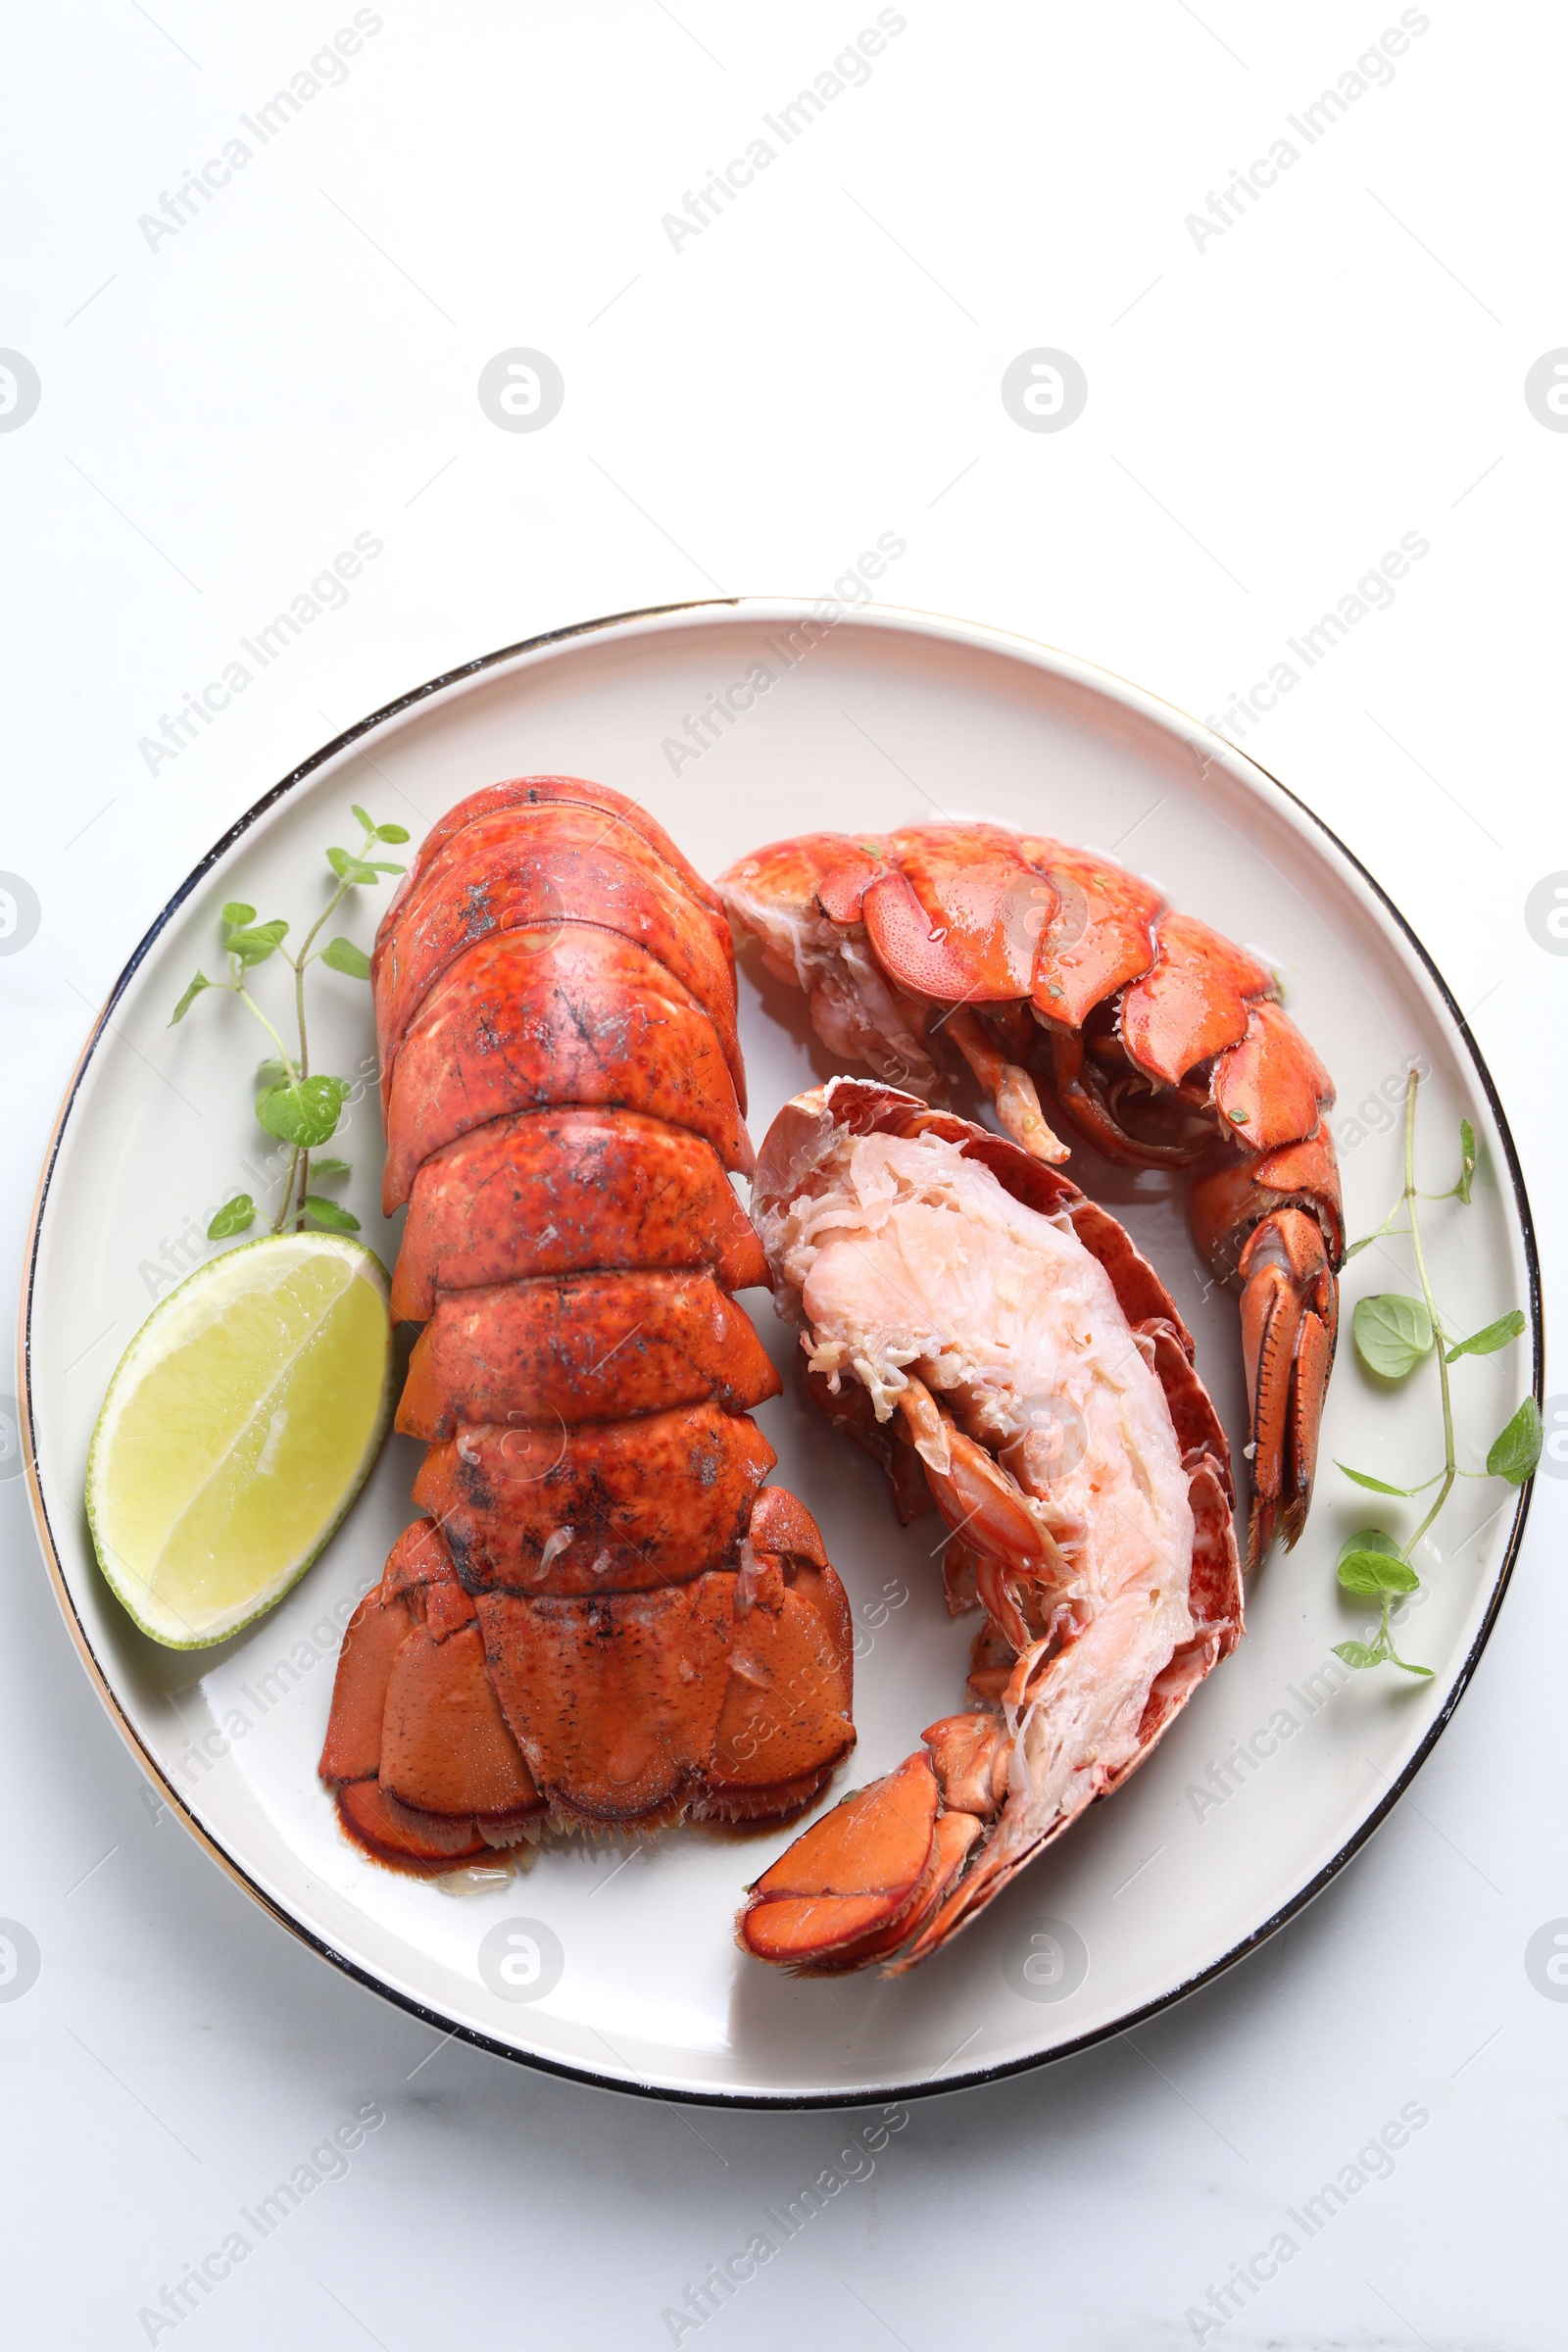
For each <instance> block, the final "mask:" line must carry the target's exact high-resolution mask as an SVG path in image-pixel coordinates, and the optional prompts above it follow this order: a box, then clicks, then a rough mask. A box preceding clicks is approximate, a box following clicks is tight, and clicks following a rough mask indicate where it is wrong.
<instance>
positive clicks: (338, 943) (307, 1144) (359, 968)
mask: <svg viewBox="0 0 1568 2352" xmlns="http://www.w3.org/2000/svg"><path fill="white" fill-rule="evenodd" d="M354 814H355V816H356V817H357V818H358V819H359V823H360V827H361V830H362V832H363V834H364V836H365V838H364V840H363V841H362V842H361V843H360V845H359V848H358V849H357V850H339V849H330V850H328V851H327V853H326V861H327V864H328V865H329V866H330V867H331V869H332V871H333V873H334V874H335V875H336V876H337V887H336V888H335V890H334V891H333V893H332V896H331V898H330V899H329V900H328V901H327V903H326V905H325V907H323V908H322V909H321V912H320V914H319V916H318V917H317V919H316V921H315V922H314V923H313V924H312V925H311V928H310V930H309V931H307V933H306V934H305V938H304V941H303V943H302V944H301V947H300V950H299V953H298V955H295V956H291V955H290V954H289V952H288V950H287V948H285V947H284V945H283V942H284V940H285V939H286V938H287V937H288V929H289V927H288V924H287V923H286V922H284V921H283V920H282V918H281V917H280V916H278V917H273V918H271V919H270V920H269V921H267V922H265V923H259V922H258V921H257V919H256V909H255V907H247V906H246V905H245V903H244V901H243V900H241V899H230V901H229V902H228V904H227V906H226V907H224V908H223V913H222V924H223V933H222V943H221V952H222V954H223V956H225V958H226V959H227V967H228V977H227V979H226V980H209V979H208V977H207V975H206V973H205V972H198V973H197V974H196V977H195V979H194V980H193V981H192V982H191V984H190V986H189V987H188V988H187V989H186V991H185V993H184V995H183V996H182V997H181V998H180V1000H179V1003H178V1004H177V1005H175V1006H174V1010H173V1015H172V1019H171V1021H170V1027H171V1028H172V1027H173V1025H174V1022H175V1021H182V1020H183V1019H184V1017H185V1015H186V1013H187V1012H188V1011H189V1010H190V1008H191V1006H192V1005H193V1004H194V1003H195V1002H196V999H197V998H198V997H199V996H201V995H202V994H203V992H204V991H205V990H207V989H218V990H221V992H222V993H223V994H225V995H227V996H232V997H238V999H239V1001H240V1003H241V1004H242V1005H248V1006H249V1007H250V1009H251V1011H252V1012H253V1013H254V1014H255V1015H256V1018H257V1019H258V1020H259V1021H260V1022H261V1024H262V1027H263V1028H264V1029H265V1030H266V1031H267V1034H268V1036H269V1037H270V1039H271V1041H272V1043H273V1045H274V1046H275V1047H276V1049H277V1053H276V1055H275V1057H273V1058H272V1059H270V1060H268V1061H264V1062H263V1063H262V1065H261V1068H260V1069H259V1070H258V1072H257V1084H258V1087H259V1089H260V1091H259V1093H258V1095H257V1097H256V1116H257V1118H258V1120H259V1121H260V1122H261V1125H262V1126H263V1127H264V1128H265V1129H266V1131H267V1133H268V1134H269V1135H270V1136H272V1137H273V1138H275V1140H276V1141H277V1142H279V1143H283V1144H287V1145H288V1147H289V1163H288V1174H287V1176H286V1177H285V1179H284V1182H283V1192H282V1198H281V1200H280V1201H279V1202H278V1205H277V1212H276V1214H275V1215H274V1217H273V1219H272V1231H273V1232H274V1233H281V1232H282V1230H283V1228H284V1226H285V1225H286V1224H287V1223H288V1221H289V1218H290V1217H291V1216H292V1218H293V1219H294V1225H295V1230H296V1232H300V1233H303V1232H304V1230H305V1228H306V1225H307V1224H308V1223H309V1224H314V1225H319V1226H321V1227H323V1228H324V1229H325V1230H326V1231H327V1232H329V1233H358V1232H359V1230H360V1220H359V1218H358V1217H357V1216H355V1215H354V1214H353V1212H352V1210H350V1209H347V1208H344V1207H343V1206H342V1204H341V1203H340V1202H339V1201H332V1200H329V1199H327V1197H326V1196H325V1195H324V1194H322V1193H319V1192H315V1191H313V1190H312V1189H311V1178H312V1176H313V1174H314V1176H315V1179H316V1182H317V1183H318V1184H320V1183H322V1182H325V1181H328V1180H330V1179H331V1178H333V1177H337V1176H347V1175H348V1174H349V1173H350V1172H351V1171H350V1168H349V1163H348V1161H347V1160H346V1159H330V1158H327V1159H322V1158H319V1159H318V1160H317V1161H316V1164H315V1167H314V1170H313V1168H312V1164H311V1154H312V1152H315V1151H317V1150H318V1148H319V1146H320V1145H322V1144H325V1143H329V1142H330V1141H331V1138H332V1137H333V1135H335V1133H336V1132H337V1125H338V1121H339V1119H340V1118H341V1116H342V1112H343V1105H344V1103H346V1102H347V1100H348V1098H349V1095H350V1093H351V1092H352V1088H351V1086H350V1083H349V1081H348V1079H346V1078H328V1077H326V1076H324V1075H322V1074H321V1073H319V1072H317V1073H314V1074H313V1072H312V1070H311V1061H310V1046H309V1043H308V1040H307V1036H306V1027H305V973H306V969H307V966H308V965H310V964H313V963H324V964H325V965H326V966H327V968H328V969H329V970H330V971H334V972H342V973H344V974H345V975H346V976H347V977H348V978H349V979H351V980H368V978H369V976H370V958H369V957H368V956H367V954H366V953H365V950H364V949H363V948H357V947H356V946H355V944H354V942H353V941H352V940H351V939H342V938H334V939H330V940H328V942H327V944H326V946H325V947H324V948H319V947H318V946H317V944H316V943H317V941H318V940H319V938H320V935H321V933H322V932H323V931H324V930H325V928H326V926H327V924H328V923H329V922H330V921H331V919H332V917H333V915H334V914H336V912H337V910H338V908H339V907H341V906H342V904H343V902H344V900H345V899H346V898H347V897H348V895H349V893H350V891H351V890H358V889H361V888H363V887H365V886H367V885H368V886H372V887H379V884H380V880H381V876H382V875H383V874H401V873H402V872H403V870H404V869H403V867H402V866H401V865H393V864H389V863H388V862H387V861H386V860H384V859H382V858H371V857H370V856H369V855H368V853H369V852H370V851H371V850H372V849H374V848H375V846H376V844H377V843H378V842H392V843H397V842H404V841H407V840H408V838H409V836H408V831H407V829H406V827H404V826H402V825H377V824H373V823H372V822H371V820H370V819H369V817H368V816H367V815H366V813H365V810H364V809H361V808H358V807H356V808H355V809H354ZM271 956H281V957H282V959H283V961H284V962H285V963H286V964H288V965H289V966H290V967H291V968H292V970H293V973H294V1025H295V1029H296V1031H297V1033H298V1045H297V1048H296V1050H295V1052H294V1053H292V1054H291V1053H290V1052H289V1050H288V1048H287V1046H286V1045H285V1044H284V1043H283V1040H282V1037H281V1036H280V1035H279V1033H278V1031H277V1029H276V1028H275V1027H274V1026H273V1024H272V1022H271V1021H270V1018H269V1017H268V1015H267V1014H266V1013H265V1012H264V1011H263V1010H262V1007H261V1006H260V1005H258V1004H257V1002H256V999H255V998H254V997H253V996H252V995H251V992H250V988H249V986H248V981H249V977H250V974H251V973H252V972H253V971H254V970H255V969H256V967H257V966H258V965H259V964H263V963H266V962H267V961H268V960H269V959H270V957H271ZM255 1219H256V1203H255V1201H253V1200H252V1199H251V1197H250V1195H249V1193H236V1194H235V1196H234V1198H233V1199H232V1200H231V1201H224V1203H223V1205H222V1207H221V1209H220V1210H219V1211H218V1213H217V1215H216V1216H215V1217H214V1219H213V1221H212V1223H211V1224H210V1225H209V1226H208V1228H207V1238H208V1240H209V1241H213V1242H219V1241H227V1240H228V1239H229V1238H230V1236H231V1235H234V1234H238V1233H244V1232H246V1231H248V1229H249V1228H250V1226H251V1225H252V1224H254V1222H255Z"/></svg>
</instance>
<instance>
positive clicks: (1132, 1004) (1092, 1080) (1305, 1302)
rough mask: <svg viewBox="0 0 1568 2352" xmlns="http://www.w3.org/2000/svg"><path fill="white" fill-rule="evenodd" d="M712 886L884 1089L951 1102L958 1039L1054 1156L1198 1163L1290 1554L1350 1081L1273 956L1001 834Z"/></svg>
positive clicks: (1207, 1221) (789, 852)
mask: <svg viewBox="0 0 1568 2352" xmlns="http://www.w3.org/2000/svg"><path fill="white" fill-rule="evenodd" d="M718 888H719V892H720V894H721V896H722V898H723V901H724V904H725V905H726V906H727V907H728V908H729V910H730V913H731V916H732V917H733V919H734V920H735V922H736V923H737V924H739V925H740V926H742V927H743V928H744V929H745V930H747V931H750V932H751V933H752V934H754V935H755V936H756V937H757V938H758V939H759V940H760V943H761V947H762V956H763V961H764V962H765V963H766V965H767V966H768V968H769V970H771V971H773V972H774V973H776V974H777V975H778V976H779V977H780V978H782V979H786V980H793V981H794V982H795V983H796V984H797V985H798V986H800V987H801V988H803V989H805V990H806V991H807V994H808V996H809V1003H810V1013H811V1019H812V1022H813V1024H814V1025H815V1027H816V1029H817V1031H818V1033H819V1034H820V1036H821V1037H822V1038H823V1039H824V1040H825V1042H826V1043H827V1044H828V1045H830V1046H831V1047H832V1048H833V1049H834V1050H835V1051H836V1052H838V1053H840V1054H845V1055H847V1056H854V1057H855V1058H857V1059H858V1060H860V1061H863V1062H867V1063H869V1065H870V1066H871V1068H872V1069H873V1070H874V1071H876V1073H877V1075H878V1076H879V1077H880V1078H882V1079H884V1080H887V1081H889V1082H891V1083H893V1084H896V1085H899V1086H902V1087H907V1088H908V1089H910V1090H911V1091H912V1092H913V1093H915V1094H916V1095H918V1096H920V1097H921V1098H922V1099H924V1100H925V1101H927V1102H931V1103H939V1102H941V1101H943V1100H944V1099H945V1094H946V1088H947V1085H948V1082H949V1079H950V1077H951V1075H952V1074H953V1073H952V1071H951V1068H950V1067H948V1066H946V1065H945V1062H944V1055H945V1054H947V1052H948V1049H949V1048H950V1047H951V1048H954V1049H956V1052H957V1054H958V1055H959V1056H960V1057H961V1059H962V1062H963V1063H964V1064H965V1065H966V1066H967V1068H968V1070H969V1071H970V1073H971V1074H972V1075H973V1077H974V1078H975V1080H976V1081H977V1082H978V1084H979V1085H980V1086H981V1088H982V1089H983V1090H984V1091H985V1093H986V1094H987V1095H988V1096H989V1097H990V1099H991V1100H992V1101H993V1102H994V1103H995V1104H996V1109H997V1115H998V1117H999V1119H1000V1120H1001V1123H1002V1126H1003V1128H1004V1130H1005V1133H1006V1134H1007V1135H1008V1136H1009V1137H1010V1138H1011V1139H1012V1141H1013V1142H1014V1143H1015V1144H1017V1146H1018V1147H1019V1149H1020V1150H1021V1151H1023V1152H1027V1153H1028V1154H1029V1155H1030V1156H1031V1157H1033V1158H1034V1159H1036V1160H1038V1161H1040V1162H1042V1163H1043V1164H1045V1165H1048V1166H1050V1165H1054V1164H1058V1163H1059V1162H1060V1161H1062V1160H1064V1159H1065V1158H1066V1157H1067V1156H1068V1145H1067V1143H1066V1141H1064V1140H1063V1138H1064V1136H1070V1137H1076V1138H1077V1139H1079V1140H1081V1141H1082V1142H1083V1143H1085V1144H1087V1145H1089V1146H1092V1147H1093V1149H1094V1150H1095V1151H1097V1152H1101V1153H1103V1155H1104V1156H1105V1157H1107V1158H1109V1159H1111V1160H1113V1161H1116V1162H1118V1163H1121V1164H1123V1165H1127V1166H1135V1167H1161V1166H1163V1167H1170V1168H1173V1169H1178V1168H1180V1169H1190V1170H1192V1171H1193V1177H1194V1181H1193V1185H1192V1190H1191V1209H1192V1218H1193V1225H1194V1229H1195V1232H1196V1234H1197V1237H1198V1240H1199V1242H1200V1244H1201V1246H1202V1248H1203V1249H1204V1250H1205V1251H1206V1253H1207V1255H1208V1259H1209V1262H1210V1264H1211V1266H1212V1267H1213V1269H1214V1271H1215V1273H1216V1274H1217V1275H1218V1276H1219V1277H1220V1279H1221V1280H1222V1281H1225V1282H1227V1283H1230V1284H1233V1285H1235V1286H1236V1287H1238V1288H1240V1290H1241V1291H1242V1294H1243V1298H1242V1320H1243V1335H1244V1344H1245V1347H1246V1350H1247V1361H1248V1380H1249V1388H1250V1408H1251V1439H1252V1446H1251V1449H1250V1450H1251V1468H1252V1486H1253V1503H1252V1519H1251V1529H1250V1559H1251V1561H1252V1562H1253V1563H1254V1564H1255V1563H1256V1562H1257V1561H1259V1560H1261V1559H1262V1557H1263V1555H1264V1554H1265V1553H1266V1552H1267V1550H1268V1548H1269V1545H1270V1544H1271V1543H1272V1541H1273V1538H1274V1535H1275V1533H1276V1531H1278V1532H1279V1533H1281V1534H1283V1536H1284V1538H1285V1541H1286V1543H1287V1544H1293V1543H1294V1542H1295V1541H1296V1539H1297V1537H1298V1536H1299V1533H1300V1530H1301V1525H1302V1522H1303V1520H1304V1518H1305V1515H1306V1509H1307V1504H1308V1502H1309V1500H1310V1496H1311V1488H1312V1470H1313V1464H1314V1461H1315V1459H1316V1452H1317V1441H1318V1429H1319V1424H1320V1422H1321V1418H1322V1410H1323V1397H1324V1390H1325V1386H1326V1383H1327V1380H1328V1375H1329V1369H1330V1366H1331V1365H1332V1362H1333V1355H1334V1340H1335V1329H1336V1316H1337V1308H1336V1282H1335V1276H1336V1272H1337V1269H1338V1267H1339V1265H1340V1263H1341V1261H1342V1258H1343V1254H1344V1234H1343V1225H1342V1216H1341V1208H1340V1185H1339V1172H1338V1168H1337V1165H1336V1161H1335V1154H1334V1146H1333V1142H1332V1139H1331V1137H1330V1134H1329V1129H1328V1125H1327V1120H1326V1113H1327V1112H1328V1111H1329V1109H1330V1108H1331V1107H1332V1105H1333V1102H1334V1089H1333V1085H1332V1082H1331V1080H1330V1078H1329V1075H1328V1072H1327V1071H1326V1070H1325V1069H1324V1067H1323V1065H1322V1063H1321V1062H1320V1061H1319V1059H1318V1057H1317V1055H1316V1054H1314V1052H1313V1051H1312V1048H1311V1046H1310V1045H1309V1044H1308V1043H1307V1040H1306V1039H1305V1038H1304V1037H1303V1036H1302V1035H1301V1033H1300V1031H1299V1029H1298V1028H1297V1027H1296V1026H1295V1024H1294V1023H1293V1022H1292V1021H1291V1020H1290V1018H1289V1017H1288V1016H1287V1014H1286V1013H1285V1011H1284V1010H1283V1008H1282V1006H1281V1004H1280V1001H1279V999H1280V989H1279V983H1278V980H1277V978H1276V976H1275V974H1274V973H1273V972H1272V971H1271V970H1270V969H1269V968H1268V966H1267V965H1266V964H1265V963H1264V962H1263V961H1262V960H1261V959H1260V958H1259V957H1258V956H1255V955H1254V954H1252V953H1251V952H1250V950H1248V949H1245V948H1242V947H1239V946H1237V945H1236V944H1235V943H1234V942H1233V941H1231V940H1228V939H1225V938H1223V937H1222V936H1221V935H1220V933H1218V932H1216V931H1213V930H1210V928H1209V927H1208V925H1207V924H1205V923H1201V922H1199V921H1197V920H1195V919H1194V918H1193V917H1192V916H1190V915H1184V914H1180V913H1178V912H1175V911H1174V910H1172V909H1170V908H1169V907H1166V906H1165V904H1164V901H1163V899H1162V897H1161V895H1160V893H1159V892H1158V891H1157V890H1156V889H1155V888H1154V886H1153V885H1152V883H1149V882H1147V881H1144V880H1143V879H1142V878H1141V877H1140V876H1138V875H1136V874H1132V873H1129V872H1127V871H1126V870H1125V869H1124V868H1122V867H1120V866H1117V865H1113V864H1112V863H1111V862H1110V860H1109V859H1108V858H1102V857H1100V856H1099V855H1097V854H1095V853H1092V852H1088V851H1084V850H1077V849H1072V848H1070V847H1068V846H1067V845H1066V844H1064V843H1062V842H1059V841H1053V840H1048V839H1044V838H1041V837H1037V836H1034V835H1030V834H1025V833H1013V832H1009V831H1007V830H1006V829H1005V828H1004V827H1003V826H1000V825H990V824H941V825H910V826H906V827H905V828H903V829H902V830H901V831H898V832H895V833H887V834H880V835H878V834H855V835H850V834H841V833H808V834H803V835H801V836H799V837H798V838H797V839H795V840H793V841H785V842H776V843H774V844H773V845H772V846H771V847H770V848H767V849H763V850H760V851H758V852H757V853H756V854H755V855H754V856H752V857H749V858H742V859H741V860H740V861H739V862H738V863H737V864H736V865H734V866H732V867H731V868H730V870H729V871H728V872H727V873H726V874H724V875H722V876H721V877H720V879H719V884H718ZM1058 1130H1060V1132H1058Z"/></svg>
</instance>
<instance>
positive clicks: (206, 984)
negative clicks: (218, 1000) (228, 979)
mask: <svg viewBox="0 0 1568 2352" xmlns="http://www.w3.org/2000/svg"><path fill="white" fill-rule="evenodd" d="M217 985H218V983H217V982H216V981H214V980H209V979H208V977H207V974H206V973H205V972H198V973H197V975H196V977H195V979H194V980H193V981H192V982H191V984H190V986H189V988H187V989H186V991H185V994H184V995H183V996H182V997H181V998H180V1000H179V1003H178V1004H177V1005H175V1006H174V1009H173V1011H172V1013H171V1014H170V1016H169V1026H170V1027H171V1029H172V1027H173V1026H174V1023H175V1022H176V1021H182V1020H183V1019H184V1018H185V1015H186V1013H187V1012H189V1010H190V1008H191V1006H192V1005H194V1004H195V1002H196V1000H197V998H198V997H199V996H200V995H201V993H202V990H203V989H204V988H216V987H217Z"/></svg>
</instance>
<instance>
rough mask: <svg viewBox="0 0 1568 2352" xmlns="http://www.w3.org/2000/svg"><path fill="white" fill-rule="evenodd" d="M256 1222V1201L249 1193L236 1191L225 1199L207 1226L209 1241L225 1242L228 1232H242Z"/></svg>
mask: <svg viewBox="0 0 1568 2352" xmlns="http://www.w3.org/2000/svg"><path fill="white" fill-rule="evenodd" d="M255 1222H256V1203H255V1201H253V1200H252V1199H251V1197H250V1195H249V1193H236V1194H235V1195H234V1198H233V1200H232V1201H224V1202H223V1205H222V1207H221V1209H220V1210H219V1211H218V1214H217V1215H216V1216H215V1217H214V1219H213V1221H212V1223H211V1224H210V1225H209V1226H208V1228H207V1239H208V1240H209V1241H210V1242H226V1241H227V1240H228V1238H229V1236H230V1234H235V1233H243V1232H245V1230H246V1228H247V1227H248V1226H251V1225H254V1224H255Z"/></svg>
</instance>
